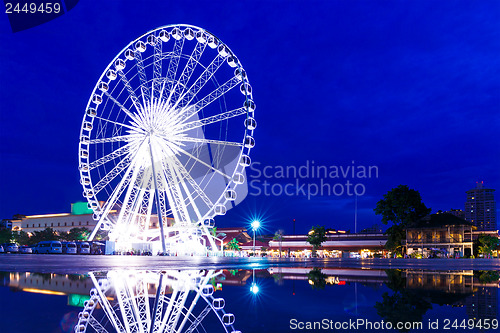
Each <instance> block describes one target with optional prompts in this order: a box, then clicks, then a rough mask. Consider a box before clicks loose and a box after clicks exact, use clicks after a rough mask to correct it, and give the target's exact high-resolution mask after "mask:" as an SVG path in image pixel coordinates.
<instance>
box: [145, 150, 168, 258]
mask: <svg viewBox="0 0 500 333" xmlns="http://www.w3.org/2000/svg"><path fill="white" fill-rule="evenodd" d="M149 154H150V155H151V167H152V168H153V180H154V184H155V199H156V209H157V210H158V219H159V224H160V235H161V248H162V250H163V254H166V253H167V247H166V245H165V232H164V231H163V214H162V211H161V204H160V193H159V191H158V180H157V179H156V170H155V160H154V158H153V148H152V147H151V142H150V143H149Z"/></svg>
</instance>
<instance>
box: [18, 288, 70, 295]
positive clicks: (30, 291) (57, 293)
mask: <svg viewBox="0 0 500 333" xmlns="http://www.w3.org/2000/svg"><path fill="white" fill-rule="evenodd" d="M21 290H22V291H25V292H27V293H36V294H46V295H67V294H66V293H63V292H60V291H52V290H43V289H35V288H25V289H21Z"/></svg>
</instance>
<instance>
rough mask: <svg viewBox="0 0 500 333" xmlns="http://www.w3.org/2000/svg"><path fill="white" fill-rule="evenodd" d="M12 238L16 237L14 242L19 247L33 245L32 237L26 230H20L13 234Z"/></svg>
mask: <svg viewBox="0 0 500 333" xmlns="http://www.w3.org/2000/svg"><path fill="white" fill-rule="evenodd" d="M12 236H13V237H14V241H15V242H16V243H17V244H19V245H33V244H34V243H32V241H31V238H30V236H29V235H28V233H27V232H26V231H24V230H20V231H17V232H12Z"/></svg>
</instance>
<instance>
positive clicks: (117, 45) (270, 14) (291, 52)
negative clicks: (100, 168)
mask: <svg viewBox="0 0 500 333" xmlns="http://www.w3.org/2000/svg"><path fill="white" fill-rule="evenodd" d="M96 4H97V2H86V1H80V2H78V4H77V5H76V6H75V7H74V8H73V9H72V10H71V11H69V12H67V13H66V14H64V15H62V16H60V17H58V18H56V19H54V20H52V21H50V22H47V23H45V24H42V25H40V26H37V27H34V28H31V29H28V30H24V31H20V32H17V33H12V31H11V29H10V26H9V22H8V20H7V17H6V15H5V14H3V19H0V40H1V42H2V45H4V46H6V47H3V48H2V51H0V87H1V88H2V89H0V123H1V124H2V130H1V131H0V142H1V144H0V184H1V191H0V193H1V194H0V218H12V216H13V215H14V214H24V215H34V214H45V213H61V212H69V211H70V203H72V202H76V201H84V198H83V196H82V188H81V186H80V183H79V173H78V140H79V131H80V127H81V121H82V118H83V114H84V109H85V106H86V103H87V101H88V99H89V97H90V93H91V92H92V89H93V87H94V85H95V84H96V82H97V80H98V78H99V77H100V75H101V74H102V72H103V70H104V69H105V68H106V66H107V65H108V64H109V62H110V61H111V60H112V59H113V58H114V56H115V55H116V54H117V53H118V52H120V50H121V49H122V48H123V47H124V46H126V45H127V44H128V43H129V42H130V41H132V40H134V39H135V38H137V37H138V36H140V35H142V34H144V33H145V32H147V31H149V30H152V29H154V28H157V27H159V26H162V25H167V24H174V23H186V24H193V25H196V26H200V27H202V28H204V29H207V30H208V31H211V32H213V33H214V34H215V35H216V36H218V37H219V38H220V39H221V40H222V41H224V42H225V43H226V44H227V45H228V46H229V47H230V48H231V49H232V50H233V51H234V52H235V54H236V55H237V56H238V58H239V60H240V61H241V63H242V65H243V67H244V68H245V70H246V72H247V74H248V78H249V81H250V83H251V84H252V88H253V96H254V100H255V102H256V104H257V109H256V120H257V123H258V126H257V129H256V130H255V139H256V146H255V148H254V149H253V150H252V154H251V158H252V161H253V162H254V165H253V166H252V168H249V169H247V175H248V180H249V195H248V197H247V198H246V199H245V200H244V201H243V202H242V203H241V204H240V205H238V206H236V207H235V208H234V209H232V210H230V211H229V212H228V214H227V215H226V216H224V217H220V218H217V219H216V225H217V226H219V227H228V226H247V227H248V226H249V223H250V222H251V220H253V219H254V218H259V219H261V220H262V221H263V228H266V229H265V230H263V232H264V231H266V230H267V231H268V232H269V233H274V231H276V230H277V229H280V228H281V229H285V233H288V234H290V233H292V220H293V219H296V232H302V233H303V232H305V231H307V230H308V229H309V228H310V227H311V226H312V225H317V224H320V225H325V226H327V227H332V228H338V229H344V230H348V229H350V230H351V231H354V211H355V208H354V207H355V195H349V194H348V193H347V188H348V187H349V188H350V190H351V191H354V189H355V186H356V184H358V187H357V190H358V193H360V192H359V191H361V190H362V189H363V190H364V191H363V194H362V195H359V196H358V197H357V229H358V231H359V230H361V229H363V228H367V227H370V226H371V225H373V224H376V223H378V224H380V217H379V216H376V215H375V214H374V212H373V208H374V207H375V205H376V203H377V201H379V200H380V199H381V198H382V196H383V195H384V194H385V193H387V191H389V190H391V189H392V188H395V187H397V186H398V185H400V184H403V185H408V186H409V187H410V188H412V189H415V190H417V191H419V192H420V194H421V196H422V199H423V202H424V203H425V204H426V205H427V206H428V207H431V208H432V212H433V213H435V212H437V211H438V210H443V211H445V210H450V209H452V208H454V209H464V204H465V201H466V193H465V192H466V191H468V190H470V189H472V188H474V187H475V186H476V182H477V181H484V186H485V187H487V188H493V189H497V191H498V189H499V188H500V177H499V176H500V175H499V167H500V142H499V140H498V135H496V133H497V131H498V129H500V112H499V111H500V110H499V106H500V2H498V1H496V0H486V1H481V2H471V1H440V2H436V1H430V0H429V1H427V0H422V1H414V2H408V1H377V0H374V1H356V0H354V1H326V0H325V1H298V0H297V1H282V0H275V1H236V2H234V1H189V0H188V1H183V2H181V3H175V4H174V3H169V2H165V1H144V2H141V3H138V2H136V1H131V0H128V1H121V2H115V1H109V2H102V3H101V2H99V3H98V6H97V5H96ZM313 161H314V165H315V166H324V167H325V168H326V169H327V170H331V169H332V168H333V169H335V167H336V168H337V175H338V177H330V175H329V176H328V177H297V178H294V177H289V175H286V177H285V176H284V177H280V175H279V174H278V176H277V175H276V171H277V170H278V169H279V168H280V167H281V168H283V169H284V170H286V169H287V168H289V169H290V170H292V169H296V170H298V169H299V168H300V167H301V166H305V165H306V164H307V163H309V165H310V166H311V165H312V164H313ZM353 166H356V167H358V166H361V167H365V168H366V170H369V167H370V166H371V167H374V168H372V171H374V170H375V168H376V170H377V175H376V176H375V174H374V173H372V176H371V177H368V176H367V177H358V174H357V172H356V173H355V174H354V176H353V174H352V169H349V170H350V172H346V170H347V168H348V167H353ZM266 167H267V169H266V171H273V174H272V176H271V177H265V175H264V168H266ZM356 170H357V171H358V170H360V169H359V168H357V169H356ZM259 172H260V174H259ZM367 175H368V174H367ZM322 180H323V182H322ZM252 181H253V183H252ZM264 181H267V182H268V184H269V185H267V186H268V189H270V190H272V186H273V185H274V186H275V187H274V190H275V194H276V193H277V191H278V189H281V191H282V193H281V194H280V195H274V194H272V193H271V195H270V196H265V195H264V194H263V193H261V194H260V195H258V196H256V195H255V194H256V192H257V190H258V189H260V190H263V189H264V188H263V186H264V185H263V182H264ZM347 182H349V183H350V184H351V185H350V186H349V185H347ZM325 184H328V186H327V185H325ZM359 184H361V185H359ZM252 185H253V187H252ZM316 188H317V189H318V191H319V190H320V189H321V188H323V189H324V192H323V195H321V193H320V192H319V193H317V194H315V195H311V192H310V191H311V190H312V191H314V190H315V189H316ZM327 188H329V191H330V192H328V193H326V192H325V191H326V189H327ZM341 188H342V189H343V190H344V191H343V192H342V193H341V194H340V189H341ZM285 189H286V190H287V192H285ZM303 191H306V192H305V193H306V194H305V195H304V192H303ZM307 191H309V192H307ZM351 193H352V192H351ZM288 194H292V195H288ZM307 194H309V197H308V195H307ZM495 198H496V200H497V201H498V200H499V197H498V193H496V195H495ZM499 208H500V207H499V205H497V215H498V209H499Z"/></svg>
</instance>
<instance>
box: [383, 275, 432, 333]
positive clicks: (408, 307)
mask: <svg viewBox="0 0 500 333" xmlns="http://www.w3.org/2000/svg"><path fill="white" fill-rule="evenodd" d="M385 272H386V274H387V278H388V281H387V282H385V284H386V286H387V287H389V288H390V289H391V290H392V291H393V293H392V294H389V293H388V292H384V293H383V294H382V302H376V303H375V309H376V310H377V313H378V315H379V316H380V317H382V318H383V319H384V321H386V322H390V323H392V325H393V327H396V326H397V323H398V322H421V321H422V319H423V316H424V315H425V313H426V312H427V311H428V310H430V309H432V304H431V303H430V302H428V301H427V300H426V299H425V298H424V297H423V295H422V293H420V292H418V291H414V290H409V289H408V288H407V287H406V278H405V277H404V276H403V274H402V271H401V270H396V269H391V270H386V271H385ZM398 330H399V331H400V332H408V331H409V329H406V328H404V326H403V327H402V328H400V329H398Z"/></svg>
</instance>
